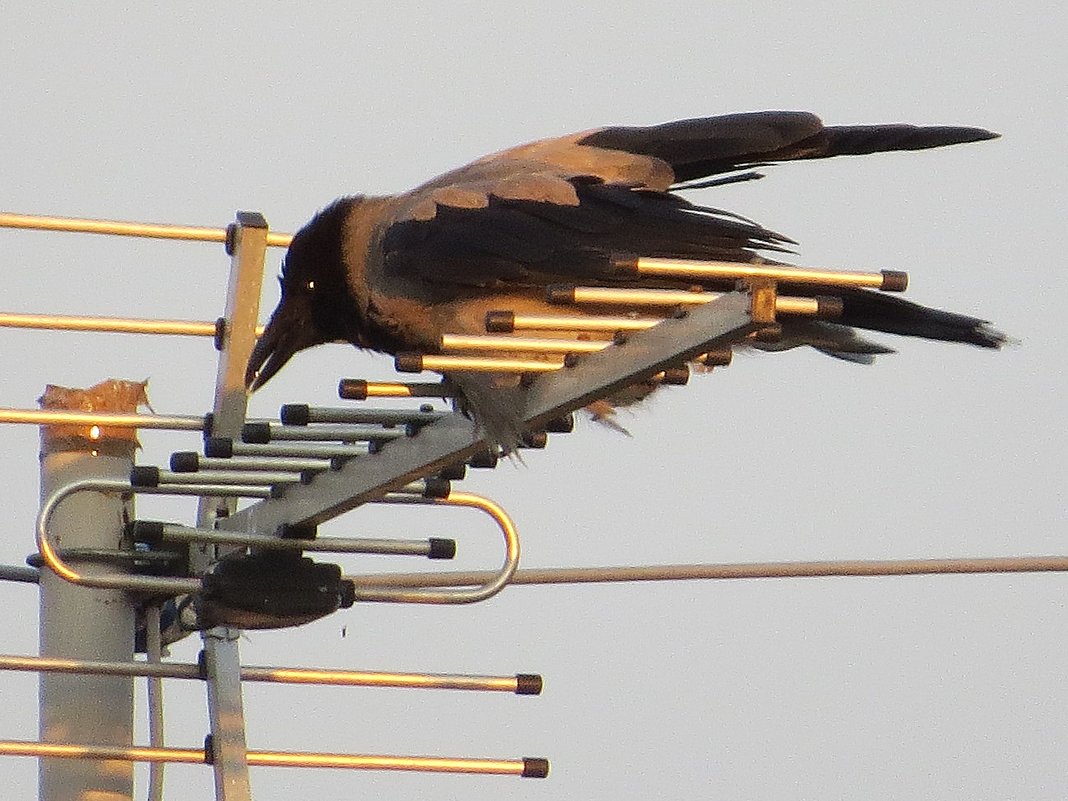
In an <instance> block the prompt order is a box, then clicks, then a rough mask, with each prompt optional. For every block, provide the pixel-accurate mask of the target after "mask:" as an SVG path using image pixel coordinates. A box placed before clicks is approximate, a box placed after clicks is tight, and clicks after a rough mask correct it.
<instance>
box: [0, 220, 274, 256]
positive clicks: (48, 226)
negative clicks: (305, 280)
mask: <svg viewBox="0 0 1068 801" xmlns="http://www.w3.org/2000/svg"><path fill="white" fill-rule="evenodd" d="M0 228H21V229H24V230H34V231H67V232H70V233H81V234H108V235H111V236H135V237H147V238H149V239H181V240H191V241H197V242H225V241H226V232H227V229H226V228H204V227H200V226H192V225H166V224H160V223H142V222H125V221H122V220H97V219H87V218H79V217H54V216H47V215H38V214H13V213H10V212H0ZM292 239H293V237H292V235H291V234H283V233H269V234H267V245H268V246H269V247H283V248H284V247H289V243H290V241H292Z"/></svg>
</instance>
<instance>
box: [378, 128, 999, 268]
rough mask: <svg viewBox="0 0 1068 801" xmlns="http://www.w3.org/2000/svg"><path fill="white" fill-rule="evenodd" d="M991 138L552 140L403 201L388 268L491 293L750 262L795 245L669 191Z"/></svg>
mask: <svg viewBox="0 0 1068 801" xmlns="http://www.w3.org/2000/svg"><path fill="white" fill-rule="evenodd" d="M993 136H994V134H991V133H990V132H988V131H984V130H982V129H978V128H957V127H916V126H911V125H878V126H836V127H826V126H824V125H823V124H822V123H821V122H820V120H819V118H818V117H816V116H815V115H813V114H809V113H805V112H792V111H765V112H754V113H748V114H732V115H727V116H722V117H708V118H702V119H692V120H680V121H677V122H670V123H666V124H663V125H654V126H648V127H610V128H601V129H597V130H594V131H585V132H582V133H578V134H573V135H571V136H565V137H560V138H557V139H545V140H541V141H537V142H532V143H529V144H526V145H520V146H518V147H514V148H511V149H509V150H504V151H501V152H500V153H495V154H493V155H490V156H486V157H485V158H482V159H479V160H478V161H476V162H473V163H472V164H469V165H468V166H466V167H463V168H461V169H459V170H455V171H453V172H450V173H446V174H445V175H443V176H441V177H439V178H436V179H434V180H433V181H430V182H428V183H426V184H424V185H423V186H421V187H419V188H417V189H415V190H414V191H412V192H410V193H408V194H406V195H402V196H400V197H399V198H398V199H397V202H396V204H395V206H394V208H393V213H392V215H391V217H390V220H389V221H388V225H387V226H386V230H385V232H384V235H383V239H382V244H383V251H382V258H383V259H384V261H383V267H384V271H385V273H386V274H387V275H389V274H393V275H403V276H406V277H417V278H420V279H423V280H425V281H429V282H433V283H439V284H455V285H463V286H493V285H499V284H500V283H502V282H503V283H510V284H515V283H532V284H537V283H545V282H552V281H561V280H576V279H584V280H590V279H597V278H602V279H604V278H608V277H609V276H608V272H610V269H609V265H610V262H611V258H612V256H613V255H614V254H619V253H627V254H640V255H646V256H660V257H669V258H670V257H674V258H697V257H699V258H704V259H723V260H733V261H751V260H753V259H754V258H756V257H757V255H758V254H759V252H761V251H769V250H770V251H777V250H783V246H784V245H786V244H789V243H790V240H788V239H786V238H785V237H783V236H781V235H779V234H776V233H774V232H772V231H769V230H767V229H765V228H763V227H762V226H760V225H758V224H756V223H753V222H751V221H749V220H745V219H743V218H740V217H737V216H736V215H732V214H730V213H727V212H724V211H721V210H718V209H713V208H709V207H705V206H697V205H694V204H691V203H689V202H687V201H685V200H683V199H682V198H680V197H678V196H675V195H673V194H671V190H672V188H673V187H678V186H679V185H680V184H682V183H684V182H688V181H693V180H695V179H700V178H704V177H706V176H709V175H718V174H722V173H727V172H732V171H736V170H747V169H750V168H752V167H754V166H760V165H765V164H769V163H772V162H777V161H786V160H793V159H811V158H825V157H830V156H836V155H856V154H864V153H872V152H877V151H884V150H915V149H921V148H927V147H937V146H940V145H946V144H954V143H958V142H967V141H976V140H979V139H989V138H991V137H993ZM718 180H720V181H722V180H723V179H722V178H721V179H718Z"/></svg>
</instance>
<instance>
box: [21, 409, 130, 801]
mask: <svg viewBox="0 0 1068 801" xmlns="http://www.w3.org/2000/svg"><path fill="white" fill-rule="evenodd" d="M96 433H97V434H99V433H100V432H99V430H98V431H97V432H96ZM49 434H50V432H49V429H48V428H42V429H41V435H42V451H41V498H42V500H43V499H44V498H47V497H48V496H49V495H51V494H52V493H53V492H55V491H56V490H57V489H59V488H60V487H62V486H64V485H65V484H69V483H70V482H72V481H75V480H78V479H84V478H121V479H125V478H126V477H128V476H129V474H130V466H131V464H132V460H133V454H134V448H135V442H136V441H135V440H133V439H132V438H130V437H127V438H120V439H115V440H112V439H109V438H107V437H100V439H99V440H97V441H95V442H91V441H90V440H88V439H80V438H66V439H64V440H63V441H62V442H59V443H57V442H55V441H52V440H51V439H50V436H49ZM130 516H132V510H131V508H130V503H129V502H126V501H124V500H123V498H121V497H117V496H111V495H105V494H103V493H96V492H83V493H79V494H78V496H77V497H73V498H70V499H69V500H68V501H67V503H65V504H63V507H62V508H61V509H57V510H56V514H55V516H54V518H53V523H52V527H51V531H52V537H53V541H54V542H55V545H56V547H57V548H62V549H64V550H65V551H67V552H68V553H69V552H70V550H71V549H90V550H104V551H110V552H115V551H118V550H121V549H122V546H123V543H122V536H123V522H124V520H125V519H128V518H129V517H130ZM68 559H69V560H70V561H71V562H73V563H74V564H78V569H79V570H80V571H82V572H84V573H89V574H92V573H100V572H106V573H114V572H115V571H116V569H117V568H116V566H115V565H112V564H101V563H93V562H89V561H85V562H80V563H79V560H78V558H77V556H75V555H74V554H71V555H70V556H68ZM118 569H121V568H118ZM40 585H41V593H40V653H41V655H42V656H46V657H48V656H50V657H63V658H66V659H90V660H100V661H106V662H130V661H132V660H133V650H134V606H133V603H132V601H131V599H130V597H129V596H128V595H127V594H126V593H125V592H123V591H121V590H98V589H87V588H85V587H78V586H75V585H74V584H70V583H68V582H67V581H64V580H63V579H61V578H60V577H59V576H57V575H56V574H55V573H53V572H52V571H51V570H41V575H40ZM39 687H40V690H39V692H40V719H39V720H40V724H39V727H40V739H41V740H42V741H43V742H50V743H99V744H101V745H111V746H125V747H129V746H130V745H132V744H133V682H132V680H131V679H130V678H127V677H122V676H84V675H60V674H55V673H43V674H41V678H40V684H39ZM38 776H39V789H38V793H39V798H40V799H41V801H84V799H86V798H90V797H92V798H101V799H105V798H106V799H108V801H124V800H125V799H130V798H131V797H132V794H133V766H132V764H131V763H129V762H123V761H119V760H109V759H79V760H70V759H49V758H42V759H41V760H40V763H39V768H38Z"/></svg>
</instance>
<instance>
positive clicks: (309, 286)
mask: <svg viewBox="0 0 1068 801" xmlns="http://www.w3.org/2000/svg"><path fill="white" fill-rule="evenodd" d="M304 286H305V288H307V289H309V290H311V289H315V282H314V281H308V283H306V284H305V285H304Z"/></svg>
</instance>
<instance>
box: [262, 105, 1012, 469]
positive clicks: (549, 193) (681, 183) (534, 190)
mask: <svg viewBox="0 0 1068 801" xmlns="http://www.w3.org/2000/svg"><path fill="white" fill-rule="evenodd" d="M997 136H998V134H995V133H992V132H990V131H987V130H983V129H980V128H967V127H949V126H924V127H918V126H913V125H904V124H892V125H849V126H824V125H823V123H822V122H821V121H820V119H819V118H818V117H816V116H815V115H813V114H810V113H806V112H795V111H763V112H752V113H741V114H730V115H726V116H718V117H706V118H698V119H687V120H679V121H675V122H668V123H665V124H662V125H653V126H648V127H606V128H600V129H595V130H589V131H584V132H581V133H577V134H572V135H570V136H563V137H559V138H553V139H544V140H540V141H535V142H531V143H529V144H524V145H520V146H518V147H514V148H511V149H508V150H504V151H501V152H499V153H495V154H493V155H489V156H486V157H484V158H481V159H478V160H477V161H474V162H472V163H471V164H468V165H467V166H465V167H461V168H460V169H458V170H454V171H452V172H449V173H446V174H444V175H442V176H440V177H438V178H435V179H433V180H431V181H430V182H428V183H425V184H423V185H422V186H420V187H418V188H416V189H413V190H411V191H410V192H406V193H403V194H398V195H391V196H384V197H370V196H364V195H352V196H348V197H342V198H340V199H339V200H336V201H335V202H333V203H332V204H331V205H329V206H327V207H326V208H325V209H323V210H322V211H320V212H319V213H318V214H317V215H316V216H315V217H314V218H313V219H312V220H311V222H309V223H308V224H307V225H305V226H304V227H303V228H302V229H301V230H300V231H299V232H298V233H297V234H296V235H295V236H294V237H293V240H292V242H291V244H290V246H289V250H288V252H287V254H286V256H285V260H284V262H283V267H282V273H281V276H280V278H279V280H280V283H281V300H280V301H279V304H278V307H277V308H276V309H275V310H274V312H273V314H272V315H271V318H270V320H269V322H268V324H267V327H266V329H265V330H264V332H263V335H262V336H261V337H260V339H259V341H258V342H257V344H256V346H255V348H254V350H253V352H252V355H251V357H250V359H249V363H248V369H247V372H246V383H247V386H248V387H249V388H250V389H251V390H255V389H257V388H259V387H261V386H263V385H264V384H265V383H266V382H267V381H268V380H270V378H271V377H272V376H274V375H275V374H276V373H277V372H278V371H279V370H280V369H281V368H282V366H283V365H284V364H285V363H286V362H287V361H288V360H289V359H290V357H292V356H293V354H295V353H297V352H298V351H300V350H302V349H304V348H309V347H311V346H313V345H318V344H320V343H325V342H334V341H345V342H351V343H352V344H354V345H356V346H357V347H358V348H367V349H371V350H375V351H385V352H387V353H392V354H396V353H398V352H401V351H420V352H423V353H435V352H440V337H441V335H442V334H444V333H459V334H475V333H485V330H486V329H485V318H486V314H487V313H488V312H490V311H495V310H513V311H517V312H525V313H546V312H549V313H555V314H559V313H561V307H559V306H550V305H549V304H548V303H547V300H546V287H548V286H550V285H552V284H558V283H562V282H569V283H575V282H581V283H582V284H584V285H593V286H631V287H644V288H649V287H656V288H673V287H674V288H680V287H683V286H687V287H688V286H691V285H693V284H694V283H695V282H694V281H693V280H692V279H687V280H685V281H683V282H677V281H676V282H672V281H670V280H667V281H665V280H664V279H662V278H660V279H656V280H653V279H650V278H642V277H636V276H634V275H633V274H630V273H627V272H626V271H621V270H620V269H619V256H620V254H634V255H640V256H645V257H661V258H678V259H700V260H716V261H732V262H742V263H767V262H769V261H770V257H773V256H774V255H776V254H780V253H788V252H789V251H790V246H791V245H793V244H794V243H793V241H792V240H790V239H788V238H787V237H786V236H783V235H782V234H779V233H776V232H774V231H772V230H769V229H767V228H764V227H763V226H761V225H759V224H758V223H756V222H753V221H751V220H748V219H746V218H744V217H741V216H738V215H736V214H732V213H730V212H728V211H724V210H720V209H717V208H712V207H709V206H701V205H697V204H695V203H692V202H690V201H688V200H686V199H685V198H683V197H682V196H681V195H679V194H678V192H679V191H680V190H684V189H697V188H709V187H715V186H723V185H726V184H730V183H735V182H738V181H747V180H751V179H754V178H759V177H762V176H761V174H760V173H759V172H756V170H757V168H760V167H764V166H768V165H771V164H774V163H775V162H782V161H794V160H801V159H817V158H828V157H831V156H841V155H863V154H869V153H876V152H882V151H893V150H920V149H925V148H932V147H941V146H943V145H951V144H959V143H964V142H975V141H980V140H985V139H993V138H996V137H997ZM774 263H778V262H774ZM707 286H708V288H715V287H714V286H712V285H711V284H707ZM781 288H782V289H783V290H784V291H786V290H789V285H788V284H783V285H782V286H781ZM813 291H817V292H819V293H820V294H824V295H827V294H830V295H834V296H837V297H838V298H840V299H841V315H840V316H839V317H838V318H837V319H835V321H834V322H827V321H822V320H813V319H811V318H786V317H784V318H783V319H782V320H781V323H782V336H781V338H780V339H779V341H778V342H775V343H760V342H752V343H750V344H751V346H752V347H758V348H763V349H769V350H781V349H785V348H789V347H795V346H798V345H810V346H812V347H815V348H817V349H819V350H820V351H822V352H824V353H827V354H829V355H832V356H836V357H838V358H842V359H845V360H847V361H853V362H859V363H870V362H871V361H872V360H873V358H874V356H875V355H877V354H882V353H890V352H892V351H891V349H890V348H888V347H886V346H884V345H881V344H878V343H876V342H873V341H870V340H868V339H866V338H864V337H862V336H860V335H859V334H858V333H857V332H856V329H858V328H859V329H868V330H874V331H882V332H889V333H893V334H901V335H906V336H915V337H925V338H928V339H935V340H943V341H950V342H964V343H969V344H972V345H977V346H980V347H984V348H998V347H1000V346H1001V345H1002V344H1004V343H1005V341H1006V339H1005V337H1004V335H1003V334H1001V333H1000V332H998V331H995V330H993V329H992V328H990V327H989V326H988V325H987V323H986V321H984V320H980V319H978V318H974V317H968V316H964V315H961V314H955V313H952V312H947V311H942V310H938V309H932V308H928V307H925V306H921V305H918V304H915V303H911V302H909V301H905V300H902V299H900V298H899V297H895V296H892V295H887V294H885V293H881V292H877V291H871V290H865V289H842V288H834V287H827V288H817V289H816V290H813V289H812V288H811V287H808V288H806V291H805V292H806V294H811V293H812V292H813ZM565 313H570V314H583V313H586V312H585V311H583V310H575V307H570V310H567V311H565ZM572 336H574V335H572ZM447 378H448V379H449V380H450V381H451V382H452V383H453V385H454V386H455V387H457V388H458V391H459V394H460V395H461V396H462V398H463V402H464V404H465V408H466V409H469V410H470V411H471V412H472V413H473V416H474V417H475V419H476V420H477V421H478V422H479V423H480V425H481V426H482V429H483V431H484V432H485V433H486V434H487V438H488V439H489V440H495V441H496V442H497V443H498V444H501V445H502V446H503V447H505V448H506V449H507V448H509V447H510V446H511V445H513V444H514V443H515V442H516V441H517V439H518V437H519V436H520V435H521V430H520V429H521V425H520V423H521V421H520V420H519V419H518V415H519V413H520V412H519V410H518V409H516V408H515V397H516V396H515V394H514V393H513V394H510V393H509V392H508V391H506V390H507V388H508V387H509V386H511V385H512V384H514V382H515V380H517V377H515V376H507V377H505V376H499V375H498V376H494V375H489V376H487V375H486V374H482V373H473V372H457V373H453V374H449V375H447ZM638 394H639V395H640V394H643V393H638Z"/></svg>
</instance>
